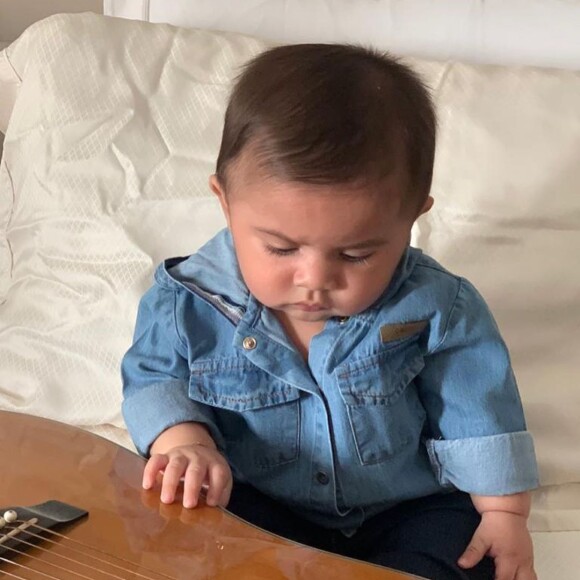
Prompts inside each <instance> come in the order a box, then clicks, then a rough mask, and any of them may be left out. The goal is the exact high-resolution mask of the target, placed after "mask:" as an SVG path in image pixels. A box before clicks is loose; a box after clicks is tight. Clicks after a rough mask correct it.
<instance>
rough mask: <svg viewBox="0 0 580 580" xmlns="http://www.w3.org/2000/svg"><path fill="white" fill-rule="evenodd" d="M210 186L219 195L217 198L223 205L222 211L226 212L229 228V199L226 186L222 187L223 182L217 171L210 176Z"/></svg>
mask: <svg viewBox="0 0 580 580" xmlns="http://www.w3.org/2000/svg"><path fill="white" fill-rule="evenodd" d="M209 187H210V189H211V190H212V191H213V192H214V193H215V194H216V195H217V198H218V199H219V202H220V205H221V207H222V211H223V212H224V216H225V218H226V221H227V222H228V228H229V227H230V208H229V206H228V200H227V197H226V193H225V191H224V188H223V187H222V184H221V183H220V181H219V179H218V176H217V175H215V173H214V174H213V175H210V176H209Z"/></svg>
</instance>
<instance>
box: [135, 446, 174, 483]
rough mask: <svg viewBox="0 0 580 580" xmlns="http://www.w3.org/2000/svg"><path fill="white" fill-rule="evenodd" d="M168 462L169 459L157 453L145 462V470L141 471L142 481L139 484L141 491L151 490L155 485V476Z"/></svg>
mask: <svg viewBox="0 0 580 580" xmlns="http://www.w3.org/2000/svg"><path fill="white" fill-rule="evenodd" d="M168 462H169V458H168V457H167V455H162V454H159V453H157V454H155V455H152V456H151V458H150V459H149V461H148V462H147V465H145V469H144V470H143V481H142V483H141V485H142V486H143V489H151V488H152V487H153V486H154V485H155V479H156V478H157V474H158V473H159V472H160V471H161V470H162V469H165V466H166V465H167V463H168Z"/></svg>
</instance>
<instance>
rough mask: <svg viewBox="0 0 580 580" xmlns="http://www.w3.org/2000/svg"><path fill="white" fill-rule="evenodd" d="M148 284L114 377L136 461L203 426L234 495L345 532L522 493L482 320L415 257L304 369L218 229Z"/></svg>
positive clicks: (499, 365) (513, 421) (330, 330)
mask: <svg viewBox="0 0 580 580" xmlns="http://www.w3.org/2000/svg"><path fill="white" fill-rule="evenodd" d="M155 282H156V283H155V285H154V286H153V287H152V288H151V289H150V290H149V291H148V292H147V293H146V294H145V296H144V297H143V299H142V301H141V304H140V307H139V313H138V317H137V325H136V330H135V336H134V342H133V345H132V347H131V348H130V349H129V351H128V352H127V354H126V355H125V358H124V360H123V364H122V374H123V383H124V393H123V394H124V401H123V414H124V417H125V421H126V423H127V427H128V429H129V432H130V433H131V436H132V438H133V440H134V442H135V444H136V446H137V448H138V450H139V451H140V453H142V454H143V455H147V454H148V450H149V447H150V446H151V444H152V443H153V441H154V440H155V439H156V438H157V437H158V435H159V434H160V433H161V432H162V431H164V430H165V429H167V428H168V427H171V426H172V425H176V424H178V423H181V422H184V421H198V422H201V423H204V424H205V425H206V426H207V427H208V428H209V430H210V432H211V433H212V436H213V437H214V439H215V441H216V443H217V444H218V446H219V447H220V449H221V450H222V451H223V453H224V454H225V455H226V456H227V458H228V460H229V463H230V465H231V467H232V472H233V474H234V478H235V480H236V481H240V482H243V483H248V484H251V485H253V486H254V487H255V488H257V489H258V490H260V491H261V492H262V493H264V494H266V495H268V496H270V497H272V498H274V499H276V500H278V501H281V502H283V503H284V504H285V505H288V506H289V507H290V508H291V509H294V510H296V511H299V512H300V513H301V514H302V515H303V516H304V517H306V518H307V519H309V520H311V521H313V522H315V523H317V524H319V525H322V526H325V527H328V528H335V529H340V530H343V531H345V532H346V533H350V532H352V531H353V530H354V529H356V528H358V527H359V526H360V525H361V524H362V522H363V521H365V520H367V519H368V518H370V517H372V516H373V515H375V514H378V513H380V512H382V511H384V510H386V509H388V508H390V507H392V506H394V505H396V504H398V503H399V502H402V501H404V500H408V499H413V498H418V497H423V496H427V495H431V494H435V493H439V492H441V491H442V490H444V489H453V488H457V489H459V490H462V491H464V492H468V493H474V494H480V495H504V494H510V493H516V492H519V491H524V490H528V489H532V488H534V487H537V485H538V474H537V466H536V460H535V455H534V448H533V442H532V438H531V436H530V434H529V433H528V432H527V431H526V426H525V420H524V416H523V412H522V406H521V401H520V398H519V395H518V391H517V387H516V383H515V379H514V376H513V372H512V369H511V365H510V360H509V355H508V352H507V350H506V347H505V344H504V342H503V340H502V339H501V336H500V334H499V332H498V329H497V326H496V324H495V322H494V320H493V318H492V315H491V314H490V312H489V309H488V308H487V306H486V304H485V302H484V301H483V299H482V298H481V296H480V295H479V294H478V293H477V291H476V290H475V289H474V288H473V286H472V285H471V284H470V283H469V282H467V281H466V280H464V279H462V278H459V277H457V276H454V275H452V274H450V273H449V272H447V271H446V270H445V269H444V268H443V267H441V266H440V265H439V264H438V263H437V262H435V261H434V260H433V259H431V258H429V257H427V256H425V255H423V254H422V253H421V251H420V250H417V249H414V248H408V250H407V251H406V253H405V255H404V256H403V258H402V259H401V262H400V264H399V266H398V267H397V270H396V272H395V275H394V276H393V279H392V281H391V283H390V284H389V286H388V288H387V289H386V290H385V292H384V293H383V295H382V296H381V297H380V298H379V300H377V302H376V303H375V304H374V305H373V306H371V307H370V308H369V309H367V310H365V311H364V312H362V313H360V314H358V315H356V316H352V317H351V318H349V319H347V320H339V319H330V320H328V321H327V323H326V325H325V328H324V330H323V332H321V333H320V334H318V335H316V336H315V337H314V338H313V339H312V341H311V344H310V351H309V358H308V364H306V363H305V361H304V360H303V359H302V358H301V356H300V354H299V353H298V352H297V350H296V349H295V348H294V347H293V345H292V344H291V343H290V342H289V341H288V339H287V338H286V336H285V333H284V331H283V329H282V327H281V326H280V324H279V323H278V321H277V319H276V318H275V316H273V314H272V313H271V312H269V311H268V309H266V308H264V307H263V306H262V305H261V304H260V303H258V302H257V301H256V300H255V299H254V298H253V296H251V295H250V294H249V292H248V290H247V288H246V286H245V285H244V283H243V280H242V278H241V275H240V272H239V268H238V265H237V261H236V257H235V253H234V250H233V245H232V240H231V236H230V235H229V232H228V231H227V230H224V231H222V232H220V233H219V234H218V235H217V236H216V237H214V238H213V239H212V240H210V241H209V242H208V243H207V244H206V245H205V246H204V247H203V248H201V249H200V250H199V252H198V253H196V254H194V255H192V256H190V257H189V258H177V259H173V260H168V261H166V262H165V263H164V264H163V265H162V266H160V267H159V268H158V270H157V272H156V274H155ZM248 337H251V338H253V339H254V343H253V344H250V346H254V345H255V346H254V347H253V348H248V341H244V339H246V338H248ZM250 342H252V341H250ZM244 344H245V347H244Z"/></svg>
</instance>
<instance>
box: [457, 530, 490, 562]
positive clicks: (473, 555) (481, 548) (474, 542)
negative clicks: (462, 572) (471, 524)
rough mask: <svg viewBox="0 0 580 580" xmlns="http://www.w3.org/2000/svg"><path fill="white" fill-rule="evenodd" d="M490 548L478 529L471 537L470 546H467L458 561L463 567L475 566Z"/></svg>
mask: <svg viewBox="0 0 580 580" xmlns="http://www.w3.org/2000/svg"><path fill="white" fill-rule="evenodd" d="M488 549H489V546H488V545H487V543H486V542H485V541H484V540H483V538H482V537H481V536H480V535H479V534H478V532H477V531H476V532H475V535H474V536H473V538H471V542H470V543H469V546H467V548H466V549H465V552H463V554H462V555H461V557H460V558H459V560H458V561H457V563H458V564H459V565H460V566H461V567H462V568H473V567H474V566H475V565H476V564H478V563H479V562H480V561H481V560H482V559H483V557H484V556H485V554H486V553H487V550H488Z"/></svg>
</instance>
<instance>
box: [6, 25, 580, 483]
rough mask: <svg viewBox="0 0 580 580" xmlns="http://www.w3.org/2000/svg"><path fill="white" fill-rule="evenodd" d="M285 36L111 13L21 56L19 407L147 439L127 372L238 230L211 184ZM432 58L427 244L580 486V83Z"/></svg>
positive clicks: (16, 261) (14, 267) (13, 394)
mask: <svg viewBox="0 0 580 580" xmlns="http://www.w3.org/2000/svg"><path fill="white" fill-rule="evenodd" d="M266 46H267V44H266V43H265V42H262V41H259V40H256V39H252V38H248V37H243V36H238V35H235V34H226V33H217V32H207V31H199V30H185V29H179V28H173V27H171V26H167V25H159V24H156V25H152V24H147V23H141V22H133V21H125V20H117V19H111V18H105V17H101V16H96V15H92V14H84V15H68V16H64V15H61V16H57V17H51V18H49V19H47V20H45V21H42V22H40V23H38V24H36V25H34V26H33V27H32V28H31V29H29V30H28V31H27V32H26V33H25V34H24V36H23V37H22V38H21V39H19V40H18V41H17V42H16V43H14V44H13V45H12V46H11V47H9V49H8V59H9V62H10V66H11V67H12V68H13V69H14V71H16V73H17V75H18V76H19V77H21V78H22V84H21V86H20V89H19V93H18V96H17V99H16V102H15V106H14V110H13V113H12V117H11V120H10V125H9V127H8V131H7V135H6V142H5V146H4V147H5V150H4V159H3V162H2V166H1V167H0V301H1V302H2V304H1V305H0V407H1V408H5V409H11V410H18V411H22V412H28V413H33V414H39V415H44V416H48V417H51V418H56V419H60V420H63V421H66V422H68V423H73V424H77V425H81V426H83V427H85V428H90V429H91V430H93V431H96V432H99V433H103V434H105V435H106V436H108V437H111V438H115V439H116V440H119V441H121V442H123V443H124V444H127V445H128V444H129V443H128V440H127V438H126V434H125V432H124V430H123V423H122V420H121V416H120V413H119V407H120V393H121V385H120V378H119V361H120V358H121V356H122V354H123V352H124V351H125V350H126V348H127V347H128V345H129V344H130V341H131V334H132V329H133V321H134V316H135V311H136V306H137V302H138V299H139V297H140V295H141V293H142V292H143V291H144V289H145V288H146V287H147V286H148V285H149V284H150V283H151V274H152V271H153V268H154V267H155V265H156V264H157V263H158V262H159V261H160V260H162V259H163V258H164V257H167V256H171V255H180V254H189V253H191V252H192V251H194V250H195V249H196V248H197V247H198V246H199V245H200V244H201V243H202V242H203V241H205V240H206V239H207V238H209V237H210V236H211V235H212V234H213V233H214V232H215V231H217V229H219V228H220V227H222V225H223V219H222V217H221V215H220V212H219V209H218V206H217V203H216V202H215V200H214V199H213V198H212V197H211V196H210V193H209V189H208V187H207V178H208V176H209V174H210V173H211V172H212V171H213V169H214V163H215V156H216V152H217V148H218V145H219V139H220V133H221V126H222V116H223V111H224V103H225V99H226V97H227V92H228V87H229V84H230V80H231V79H232V77H233V76H234V75H235V74H236V72H237V71H238V70H239V69H238V67H239V65H240V64H241V63H243V62H245V61H246V60H247V59H248V58H249V57H251V56H252V55H254V54H256V53H258V52H259V51H261V50H263V49H264V48H266ZM409 62H412V64H414V65H415V66H416V67H417V68H418V69H419V70H420V71H421V72H422V74H423V75H424V77H425V80H426V81H427V83H428V84H429V85H431V86H432V87H433V94H434V97H435V100H436V103H437V107H438V111H439V119H440V136H439V146H438V151H437V159H436V168H435V180H434V186H433V194H434V196H435V198H436V203H435V207H434V209H433V210H432V212H431V213H430V214H428V215H427V216H425V217H424V218H421V220H420V222H419V224H418V226H417V227H416V228H415V230H414V242H415V243H416V244H417V245H419V246H420V247H422V248H423V249H425V250H426V251H427V252H428V253H430V254H432V255H433V256H434V257H435V258H437V259H439V260H440V261H441V262H442V263H443V264H444V265H445V266H447V267H449V268H450V269H452V270H454V271H456V272H457V273H459V274H463V275H465V276H467V277H469V278H470V279H471V280H472V281H473V282H474V283H475V284H476V285H477V286H478V287H479V288H480V290H481V291H482V293H483V294H484V296H485V297H486V298H487V299H488V301H489V303H490V305H491V307H492V309H493V311H494V312H495V314H496V316H497V319H498V322H499V324H500V327H501V329H502V331H503V333H504V335H505V337H506V339H507V342H508V345H509V346H510V348H511V352H512V355H513V362H514V366H515V369H516V374H517V376H518V378H519V383H520V389H521V393H522V398H523V401H524V405H525V408H526V412H527V417H528V423H529V427H530V429H531V431H532V433H533V435H534V437H535V441H536V447H537V451H538V456H539V459H540V467H541V477H542V482H543V483H544V484H546V485H548V484H561V483H566V482H580V454H579V453H578V451H577V446H578V441H580V426H579V425H580V424H579V423H578V421H577V414H578V410H580V389H578V388H577V380H578V379H577V377H578V376H579V375H580V372H579V371H580V368H579V363H578V362H577V359H578V353H579V352H580V307H579V298H580V270H579V268H578V267H577V265H578V257H577V254H578V249H579V248H580V195H579V193H580V192H579V191H578V190H579V184H580V153H579V152H580V107H578V103H580V73H574V72H565V71H560V70H548V69H545V70H542V69H535V68H515V67H513V68H512V67H505V68H502V67H484V66H467V65H463V64H444V63H429V62H425V61H409Z"/></svg>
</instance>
